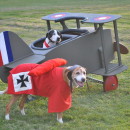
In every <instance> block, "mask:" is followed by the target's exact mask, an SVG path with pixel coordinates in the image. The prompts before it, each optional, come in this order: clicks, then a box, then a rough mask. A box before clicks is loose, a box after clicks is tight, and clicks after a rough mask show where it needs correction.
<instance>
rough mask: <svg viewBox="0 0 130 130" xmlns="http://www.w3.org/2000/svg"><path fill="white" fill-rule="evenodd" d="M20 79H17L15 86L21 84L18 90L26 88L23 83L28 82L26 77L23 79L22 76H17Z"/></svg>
mask: <svg viewBox="0 0 130 130" xmlns="http://www.w3.org/2000/svg"><path fill="white" fill-rule="evenodd" d="M19 77H20V79H17V84H19V83H21V86H20V88H23V87H27V86H26V83H25V82H29V80H28V76H27V77H26V78H24V75H19Z"/></svg>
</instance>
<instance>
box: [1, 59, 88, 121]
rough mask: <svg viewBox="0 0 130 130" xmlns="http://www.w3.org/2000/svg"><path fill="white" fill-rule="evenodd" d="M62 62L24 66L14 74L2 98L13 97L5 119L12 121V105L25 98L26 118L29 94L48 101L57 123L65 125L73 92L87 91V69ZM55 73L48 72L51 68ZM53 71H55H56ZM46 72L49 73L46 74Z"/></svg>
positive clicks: (12, 72) (12, 73) (58, 60)
mask: <svg viewBox="0 0 130 130" xmlns="http://www.w3.org/2000/svg"><path fill="white" fill-rule="evenodd" d="M65 64H66V61H65V60H62V59H53V60H49V61H46V62H44V63H42V64H41V65H38V64H21V65H18V66H17V67H16V68H14V69H13V70H11V72H10V75H9V77H8V88H7V89H6V90H4V91H0V94H11V95H12V98H11V100H10V101H9V103H8V104H7V106H6V113H5V119H6V120H10V110H11V107H12V105H13V104H14V103H15V102H16V101H17V100H18V99H19V98H20V97H21V101H20V104H19V107H20V111H21V114H22V115H25V111H24V103H25V101H26V99H27V96H28V94H32V95H38V96H43V97H47V98H48V112H49V113H57V121H58V122H59V123H63V120H62V117H63V112H64V111H66V110H68V109H69V108H70V107H71V103H72V91H73V89H74V88H77V87H83V86H84V83H85V82H86V69H85V68H84V67H82V66H80V65H74V66H70V67H59V66H61V65H65ZM49 66H50V68H51V71H48V68H49ZM52 67H53V69H52ZM43 68H47V72H46V73H43V71H44V70H45V69H44V70H43Z"/></svg>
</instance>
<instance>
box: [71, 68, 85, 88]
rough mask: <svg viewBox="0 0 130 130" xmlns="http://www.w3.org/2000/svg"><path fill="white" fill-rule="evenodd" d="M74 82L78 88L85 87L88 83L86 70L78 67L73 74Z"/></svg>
mask: <svg viewBox="0 0 130 130" xmlns="http://www.w3.org/2000/svg"><path fill="white" fill-rule="evenodd" d="M72 80H73V82H74V84H75V85H76V86H77V87H83V86H84V83H85V82H86V69H85V68H83V67H77V68H75V69H74V71H73V72H72Z"/></svg>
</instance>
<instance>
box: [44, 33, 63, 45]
mask: <svg viewBox="0 0 130 130" xmlns="http://www.w3.org/2000/svg"><path fill="white" fill-rule="evenodd" d="M46 38H48V39H49V41H50V42H51V43H52V44H54V45H55V44H56V43H59V42H61V40H62V36H61V33H60V32H59V31H57V30H50V31H49V32H48V33H47V34H46Z"/></svg>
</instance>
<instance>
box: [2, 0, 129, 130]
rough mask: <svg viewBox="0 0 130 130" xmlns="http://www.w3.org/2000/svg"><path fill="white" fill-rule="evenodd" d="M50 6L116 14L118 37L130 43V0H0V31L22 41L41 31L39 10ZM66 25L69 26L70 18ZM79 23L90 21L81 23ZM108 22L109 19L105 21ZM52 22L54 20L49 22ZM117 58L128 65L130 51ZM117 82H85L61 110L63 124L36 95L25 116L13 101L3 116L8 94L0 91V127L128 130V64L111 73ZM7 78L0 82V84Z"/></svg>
mask: <svg viewBox="0 0 130 130" xmlns="http://www.w3.org/2000/svg"><path fill="white" fill-rule="evenodd" d="M56 12H84V13H104V14H119V15H122V18H121V19H119V20H118V30H119V37H120V41H121V42H122V43H123V44H124V45H126V46H127V47H128V48H129V49H130V1H129V0H124V1H121V0H80V1H79V0H75V1H74V0H55V1H54V0H48V1H46V0H21V1H18V0H1V1H0V32H2V31H5V30H9V31H13V32H15V33H17V34H18V35H19V36H20V37H21V38H23V39H24V40H25V42H26V43H28V44H29V43H31V42H33V41H34V40H36V39H38V38H40V37H42V36H43V35H45V33H46V31H47V28H46V22H45V21H42V20H41V17H42V16H45V15H48V14H51V13H56ZM68 25H69V26H70V27H74V23H73V21H69V22H68ZM83 26H90V25H89V24H87V25H86V24H85V25H83ZM105 27H107V28H111V29H112V26H111V23H108V24H106V25H105ZM53 28H56V29H60V26H59V25H57V24H53ZM122 60H123V64H125V65H127V66H128V67H130V54H127V55H122ZM117 76H118V79H119V87H118V89H117V90H115V91H111V92H106V93H104V92H103V91H102V90H103V89H102V85H100V84H97V83H91V82H89V85H90V87H91V89H90V91H88V90H87V89H86V87H84V88H82V89H76V90H75V91H74V93H73V107H72V108H71V109H70V110H68V111H66V112H65V114H64V122H65V123H64V124H63V125H61V124H58V123H57V122H56V120H55V118H56V115H55V114H48V113H47V99H45V98H42V97H38V99H37V100H36V101H33V102H30V103H28V104H26V113H27V115H26V116H21V115H20V112H19V109H18V107H17V105H18V104H16V105H15V106H13V109H12V112H11V117H12V119H13V120H10V121H5V120H4V112H5V106H6V104H7V102H8V100H9V97H10V95H4V96H0V110H1V113H0V130H7V129H9V130H18V129H19V130H43V129H45V130H62V129H63V130H70V129H71V130H79V129H80V130H128V129H130V124H129V122H130V105H129V102H130V101H129V99H130V78H129V77H130V69H128V70H127V71H124V72H122V73H121V74H119V75H117ZM6 86H7V84H4V83H2V82H0V90H2V89H5V88H6Z"/></svg>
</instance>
